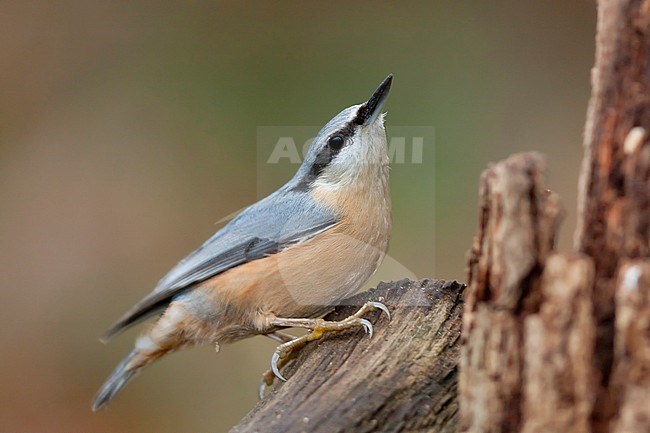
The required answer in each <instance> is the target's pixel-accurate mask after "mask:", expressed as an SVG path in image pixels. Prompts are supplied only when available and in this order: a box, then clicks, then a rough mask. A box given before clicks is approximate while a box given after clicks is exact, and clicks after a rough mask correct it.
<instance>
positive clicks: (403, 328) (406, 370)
mask: <svg viewBox="0 0 650 433" xmlns="http://www.w3.org/2000/svg"><path fill="white" fill-rule="evenodd" d="M463 288H464V286H463V285H462V284H459V283H457V282H455V281H441V280H422V281H417V282H414V281H409V280H402V281H397V282H393V283H381V284H380V285H379V286H378V287H377V289H373V290H371V291H369V292H365V293H361V294H359V295H357V296H355V297H354V298H352V299H351V300H348V302H345V304H346V306H345V307H339V308H337V309H336V311H334V312H333V313H332V314H330V315H329V316H327V317H326V319H328V320H340V319H342V318H344V317H347V316H349V315H350V314H352V313H354V312H355V311H356V310H357V309H358V308H359V307H360V306H361V305H363V304H364V303H365V302H366V301H368V300H380V301H381V302H384V304H385V305H387V306H388V308H389V310H390V312H391V315H392V320H391V321H390V322H388V321H387V320H386V318H385V317H383V316H382V315H380V314H379V312H374V313H372V314H370V315H369V316H368V317H367V318H368V319H369V320H370V321H371V322H373V323H374V324H375V334H374V336H373V337H372V339H371V338H368V337H367V336H364V334H363V331H362V330H358V331H346V332H345V333H341V334H339V335H330V336H326V337H324V338H323V339H322V340H321V341H319V342H317V343H310V344H308V345H307V346H306V347H305V348H304V349H303V350H302V351H301V352H300V353H299V355H298V357H297V358H296V360H295V361H294V362H293V363H292V364H290V365H289V366H287V368H286V369H285V371H284V373H285V374H286V377H287V378H288V381H287V382H286V383H283V384H277V383H276V385H274V387H273V388H272V390H271V392H270V394H269V395H267V397H266V398H264V400H262V401H261V402H260V403H259V404H258V405H257V406H256V407H255V408H254V409H253V410H252V411H251V412H250V413H249V414H248V415H247V416H246V417H245V418H244V419H243V420H242V421H241V422H240V423H239V424H238V425H236V426H235V427H233V429H232V432H238V433H243V432H303V431H305V432H327V433H334V432H349V431H355V432H416V431H418V432H421V431H427V432H454V431H456V425H457V422H456V421H457V412H458V403H457V401H456V389H457V386H456V383H457V381H456V376H457V361H458V352H459V349H460V347H459V344H457V343H458V340H459V339H460V329H461V312H462V309H463V306H462V290H463Z"/></svg>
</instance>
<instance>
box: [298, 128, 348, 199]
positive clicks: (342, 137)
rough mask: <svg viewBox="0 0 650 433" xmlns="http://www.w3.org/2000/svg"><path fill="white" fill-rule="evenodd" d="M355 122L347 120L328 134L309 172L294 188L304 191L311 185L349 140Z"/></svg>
mask: <svg viewBox="0 0 650 433" xmlns="http://www.w3.org/2000/svg"><path fill="white" fill-rule="evenodd" d="M357 126H358V125H357V124H356V123H355V122H354V119H353V120H352V121H350V122H348V124H347V125H345V126H344V127H343V128H341V129H339V130H338V131H336V132H335V133H333V134H332V135H330V136H329V138H328V139H327V143H325V146H323V148H322V149H321V150H320V152H318V154H316V158H315V159H314V162H313V163H312V165H311V168H310V169H309V173H308V174H307V176H305V178H304V179H302V180H301V181H300V182H299V183H298V185H296V186H295V188H294V189H296V190H300V191H306V190H308V189H309V187H310V186H311V184H312V182H313V181H314V180H316V178H317V177H318V176H320V174H321V173H322V172H323V170H325V167H327V166H328V165H329V164H330V163H331V162H332V160H333V159H334V158H335V157H336V155H338V153H339V152H340V151H341V149H343V148H344V147H345V146H346V144H348V143H350V142H351V140H350V139H351V138H352V136H353V135H354V133H355V131H356V129H357Z"/></svg>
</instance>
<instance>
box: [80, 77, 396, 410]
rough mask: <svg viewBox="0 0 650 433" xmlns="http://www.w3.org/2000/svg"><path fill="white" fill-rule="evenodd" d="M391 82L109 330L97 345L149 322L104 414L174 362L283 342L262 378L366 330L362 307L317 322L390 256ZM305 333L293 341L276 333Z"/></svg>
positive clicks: (115, 380)
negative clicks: (179, 356) (343, 335)
mask: <svg viewBox="0 0 650 433" xmlns="http://www.w3.org/2000/svg"><path fill="white" fill-rule="evenodd" d="M391 82H392V76H391V75H389V76H388V77H387V78H386V79H385V80H384V81H383V82H382V83H381V84H380V85H379V87H378V88H377V90H376V91H375V92H374V93H373V95H372V96H371V97H370V99H369V100H368V101H367V102H365V103H363V104H360V105H354V106H352V107H349V108H346V109H345V110H343V111H341V112H340V113H339V114H338V115H336V117H334V118H333V119H332V120H330V121H329V123H327V125H325V126H324V127H323V129H321V130H320V132H319V133H318V135H317V136H316V138H315V139H314V141H313V143H312V144H311V146H310V148H309V151H308V152H307V155H306V157H305V160H304V162H303V163H302V165H301V166H300V168H299V169H298V172H297V173H296V174H295V176H294V177H293V178H292V179H291V180H290V181H289V182H287V183H286V184H285V185H284V186H282V187H281V188H280V189H278V190H277V191H275V192H274V193H273V194H271V195H269V196H268V197H266V198H264V199H262V200H260V201H258V202H257V203H255V204H254V205H252V206H250V207H248V208H247V209H246V210H244V211H243V212H242V213H241V214H239V215H238V216H237V217H236V218H235V219H233V220H232V221H231V222H230V223H229V224H227V225H226V226H225V227H223V228H222V229H221V230H219V231H218V232H217V233H216V234H215V235H214V236H212V237H211V238H210V239H208V240H207V241H206V242H205V243H204V244H203V245H202V246H201V247H199V248H198V249H197V250H196V251H194V252H193V253H191V254H190V255H189V256H187V257H186V258H185V259H183V260H182V261H181V262H180V263H178V264H177V265H176V266H175V267H174V268H172V270H171V271H170V272H169V273H168V274H167V275H166V276H165V277H164V278H163V279H162V280H160V282H159V283H158V285H157V286H156V288H155V289H154V290H153V292H151V293H150V294H149V295H148V296H146V297H145V298H144V299H142V300H141V301H140V302H138V303H137V304H136V305H135V306H134V307H133V308H131V310H129V311H128V312H127V313H126V314H125V315H124V316H123V317H122V318H121V319H120V320H119V321H118V322H117V323H116V324H115V325H113V327H111V328H110V329H109V330H108V331H107V333H106V334H105V336H104V337H103V339H102V340H103V341H108V340H109V339H110V338H112V337H113V336H115V335H116V334H118V333H120V332H121V331H123V330H124V329H126V328H128V327H129V326H131V325H133V324H135V323H137V322H140V321H141V320H143V319H146V318H147V317H150V316H153V315H159V318H158V320H157V321H156V322H155V323H154V324H153V325H152V326H151V327H150V328H149V329H148V330H147V331H146V332H144V333H143V334H142V335H141V336H140V337H139V338H138V339H137V340H136V343H135V348H134V349H133V350H132V351H131V353H130V354H129V355H128V356H127V357H126V358H124V359H123V360H122V362H121V363H120V364H119V365H118V366H117V368H116V369H115V371H114V372H113V373H112V374H111V375H110V376H109V378H108V379H107V380H106V383H105V384H104V385H103V386H102V388H101V389H100V390H99V392H98V393H97V396H96V397H95V400H94V402H93V405H92V407H93V410H97V409H99V408H101V407H103V406H105V405H106V404H108V403H109V402H110V401H111V400H112V399H113V397H115V395H116V394H117V393H118V392H119V391H120V390H121V389H122V388H123V387H124V386H125V385H126V384H127V383H128V382H129V381H130V380H131V379H132V378H133V377H134V376H135V375H137V374H138V373H140V372H141V371H142V370H143V369H144V368H145V367H147V366H148V365H149V364H151V363H152V362H154V361H155V360H157V359H159V358H161V357H163V356H164V355H166V354H168V353H171V352H174V351H176V350H179V349H182V348H186V347H190V346H194V345H200V344H213V345H215V346H216V347H217V349H218V348H219V345H220V344H223V343H230V342H234V341H237V340H241V339H243V338H247V337H251V336H254V335H260V334H261V335H267V336H269V337H271V338H274V339H276V340H279V341H281V342H282V343H283V344H281V345H280V346H278V348H277V350H276V351H275V353H274V355H273V358H272V361H271V367H272V368H271V371H272V373H271V372H267V373H266V375H265V382H266V383H267V384H270V382H272V380H273V376H272V375H271V374H274V375H275V376H277V377H279V378H280V379H282V380H284V378H283V377H282V375H281V374H280V370H279V368H280V367H281V366H282V365H283V364H284V363H285V362H286V361H287V360H288V359H289V358H290V355H291V353H292V351H294V350H296V349H298V348H300V347H302V346H304V344H305V343H306V342H307V341H313V340H316V339H318V338H320V336H322V335H323V333H325V332H337V331H341V330H343V329H347V328H351V327H355V326H362V327H363V328H364V329H365V330H366V332H368V333H369V334H372V325H371V324H370V322H369V321H367V320H366V319H363V318H362V316H363V315H364V314H365V313H366V312H368V311H370V310H373V309H377V308H378V309H381V310H383V311H385V312H386V313H388V310H387V309H386V307H385V306H384V305H382V304H380V303H378V302H368V303H367V304H366V305H364V306H363V307H362V308H361V309H360V310H359V311H358V312H357V313H356V314H354V315H352V316H350V317H348V318H346V319H344V320H342V321H340V322H326V321H324V320H323V319H320V318H319V317H320V316H322V315H324V314H325V313H326V312H327V311H328V310H330V309H331V308H332V307H333V306H334V305H336V304H337V303H338V302H339V301H341V300H342V299H344V298H345V297H347V296H349V295H351V294H353V293H354V292H355V291H357V290H358V289H359V288H360V287H361V286H362V285H363V284H364V283H365V282H366V281H367V280H368V278H369V277H370V276H371V275H372V274H373V273H374V272H375V270H376V269H377V267H378V266H379V264H380V263H381V261H382V260H383V258H384V255H385V252H386V249H387V248H388V240H389V238H390V230H391V202H390V193H389V182H388V154H387V143H386V132H385V130H384V115H383V114H382V113H381V109H382V107H383V106H384V103H385V102H386V98H387V96H388V92H389V90H390V87H391ZM286 327H298V328H306V329H309V330H311V332H310V333H309V334H306V335H304V336H302V337H292V336H290V335H287V334H282V333H281V332H280V329H282V328H286Z"/></svg>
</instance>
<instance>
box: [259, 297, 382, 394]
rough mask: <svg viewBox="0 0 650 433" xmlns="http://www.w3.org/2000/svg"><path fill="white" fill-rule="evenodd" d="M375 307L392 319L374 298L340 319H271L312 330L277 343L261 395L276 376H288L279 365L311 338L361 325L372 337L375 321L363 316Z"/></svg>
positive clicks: (286, 361) (262, 385)
mask: <svg viewBox="0 0 650 433" xmlns="http://www.w3.org/2000/svg"><path fill="white" fill-rule="evenodd" d="M374 310H381V311H383V312H384V313H386V316H388V320H390V312H389V311H388V308H387V307H386V306H385V305H384V304H382V303H381V302H374V301H368V302H366V303H365V304H364V305H363V306H362V307H361V308H360V309H359V310H358V311H357V312H356V313H354V314H353V315H351V316H349V317H346V318H345V319H343V320H340V321H338V322H330V321H326V320H323V319H295V318H281V317H276V318H273V319H272V320H271V324H272V325H273V326H278V327H295V328H306V329H309V330H310V332H309V333H308V334H305V335H303V336H302V337H296V338H293V339H292V340H290V341H287V342H285V343H282V344H281V345H279V346H278V347H277V349H276V350H275V352H274V353H273V356H272V357H271V369H270V370H268V371H266V372H265V373H264V374H263V375H262V381H261V383H260V389H259V393H260V398H263V396H264V391H265V389H266V387H267V386H271V385H272V384H273V380H274V379H275V378H276V377H277V378H278V379H280V380H282V381H286V380H287V379H285V378H284V376H282V374H281V373H280V369H281V368H282V367H284V366H285V365H286V364H287V363H288V362H289V361H291V360H292V359H293V358H294V357H295V356H296V354H297V353H298V351H299V350H300V349H302V348H303V347H305V345H306V344H307V343H309V342H310V341H315V340H319V339H320V338H322V337H323V336H324V335H325V334H327V333H336V332H341V331H344V330H346V329H350V328H355V327H359V326H362V327H363V329H364V330H365V331H366V334H368V335H370V337H371V338H372V335H373V326H372V323H370V322H369V321H368V320H366V319H364V318H363V316H364V315H366V314H367V313H369V312H371V311H374Z"/></svg>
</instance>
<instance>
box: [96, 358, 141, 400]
mask: <svg viewBox="0 0 650 433" xmlns="http://www.w3.org/2000/svg"><path fill="white" fill-rule="evenodd" d="M141 356H142V353H141V352H140V351H139V350H138V349H137V348H136V349H133V350H132V351H131V353H129V354H128V355H127V356H126V358H124V359H123V360H122V362H120V363H119V365H118V366H117V367H116V368H115V370H113V373H111V375H110V376H109V377H108V379H106V382H104V385H102V387H101V388H100V389H99V392H97V395H96V396H95V399H94V400H93V406H92V407H93V411H95V412H96V411H98V410H99V409H101V408H102V407H104V406H106V405H107V404H108V403H110V401H111V400H113V397H115V395H116V394H117V393H118V392H120V390H122V388H124V387H125V386H126V385H127V384H128V383H129V382H130V381H131V379H133V378H134V377H135V376H136V375H137V374H138V373H139V372H140V371H141V370H142V368H144V367H145V365H146V364H147V363H143V362H137V361H138V358H139V357H141Z"/></svg>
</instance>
